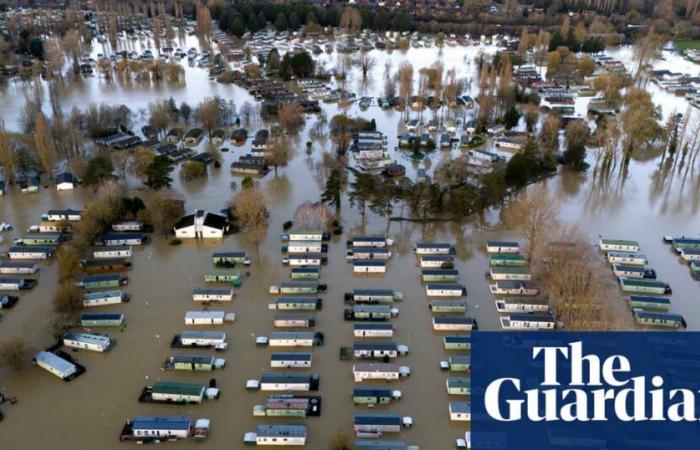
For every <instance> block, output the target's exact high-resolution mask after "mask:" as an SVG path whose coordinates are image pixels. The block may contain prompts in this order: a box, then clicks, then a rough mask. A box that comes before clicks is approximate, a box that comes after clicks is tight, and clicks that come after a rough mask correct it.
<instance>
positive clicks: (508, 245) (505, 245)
mask: <svg viewBox="0 0 700 450" xmlns="http://www.w3.org/2000/svg"><path fill="white" fill-rule="evenodd" d="M486 252H487V253H520V244H518V243H517V242H516V241H487V242H486Z"/></svg>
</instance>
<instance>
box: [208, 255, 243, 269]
mask: <svg viewBox="0 0 700 450" xmlns="http://www.w3.org/2000/svg"><path fill="white" fill-rule="evenodd" d="M211 259H212V262H213V263H214V265H215V266H222V267H234V266H236V265H238V264H240V265H243V266H249V265H250V264H251V262H250V259H248V254H247V253H246V252H216V253H214V254H213V255H212V257H211Z"/></svg>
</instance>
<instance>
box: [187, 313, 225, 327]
mask: <svg viewBox="0 0 700 450" xmlns="http://www.w3.org/2000/svg"><path fill="white" fill-rule="evenodd" d="M235 317H236V314H235V313H227V312H224V311H187V312H186V313H185V325H223V324H224V323H225V322H233V321H234V320H235Z"/></svg>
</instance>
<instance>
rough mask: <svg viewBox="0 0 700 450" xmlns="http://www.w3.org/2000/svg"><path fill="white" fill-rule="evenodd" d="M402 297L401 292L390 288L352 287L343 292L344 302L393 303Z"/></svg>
mask: <svg viewBox="0 0 700 450" xmlns="http://www.w3.org/2000/svg"><path fill="white" fill-rule="evenodd" d="M402 299H403V294H402V293H401V292H398V291H394V290H392V289H353V290H352V292H346V293H345V303H357V304H361V303H366V304H377V303H393V302H395V301H401V300H402Z"/></svg>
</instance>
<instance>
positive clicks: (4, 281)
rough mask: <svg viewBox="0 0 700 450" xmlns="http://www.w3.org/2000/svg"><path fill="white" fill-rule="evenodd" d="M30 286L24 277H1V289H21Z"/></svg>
mask: <svg viewBox="0 0 700 450" xmlns="http://www.w3.org/2000/svg"><path fill="white" fill-rule="evenodd" d="M29 286H30V285H29V284H28V283H27V282H26V281H25V279H24V278H0V291H20V290H23V289H27V288H28V287H29Z"/></svg>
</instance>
